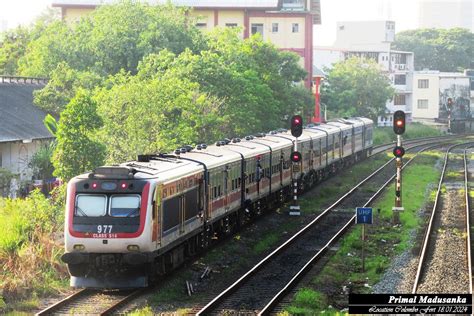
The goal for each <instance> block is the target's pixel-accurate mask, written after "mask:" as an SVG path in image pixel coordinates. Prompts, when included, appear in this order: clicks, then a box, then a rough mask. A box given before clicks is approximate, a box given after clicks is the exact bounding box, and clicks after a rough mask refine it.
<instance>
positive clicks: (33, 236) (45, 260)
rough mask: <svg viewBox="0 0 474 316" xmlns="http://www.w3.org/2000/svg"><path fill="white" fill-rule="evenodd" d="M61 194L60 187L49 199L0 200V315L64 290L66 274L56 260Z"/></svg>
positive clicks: (60, 238) (60, 241)
mask: <svg viewBox="0 0 474 316" xmlns="http://www.w3.org/2000/svg"><path fill="white" fill-rule="evenodd" d="M64 193H65V186H62V187H59V188H56V189H55V190H54V191H53V192H52V198H50V199H48V198H46V197H45V196H44V195H43V194H41V192H40V191H38V190H35V191H33V192H31V193H30V195H29V196H28V197H27V198H25V199H8V198H0V231H2V234H0V264H1V265H2V266H3V269H2V270H0V288H1V289H2V290H3V292H2V296H3V298H2V300H3V301H4V303H5V302H6V304H1V303H0V312H2V311H5V310H6V309H7V308H9V307H7V306H8V305H9V306H10V307H11V306H12V302H15V301H18V300H21V299H25V298H27V297H31V296H32V295H33V296H35V295H43V294H49V293H55V292H56V293H57V292H58V291H60V290H61V289H63V288H64V287H65V285H66V280H67V276H68V274H67V270H66V267H65V265H64V264H62V263H61V262H60V260H59V257H60V255H61V253H62V251H63V232H62V226H63V222H64V215H63V213H64V212H63V209H64V200H65V199H64ZM1 305H4V306H3V307H2V306H1ZM30 305H31V304H30ZM30 307H31V306H30Z"/></svg>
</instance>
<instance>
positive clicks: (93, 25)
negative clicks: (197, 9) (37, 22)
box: [19, 1, 204, 77]
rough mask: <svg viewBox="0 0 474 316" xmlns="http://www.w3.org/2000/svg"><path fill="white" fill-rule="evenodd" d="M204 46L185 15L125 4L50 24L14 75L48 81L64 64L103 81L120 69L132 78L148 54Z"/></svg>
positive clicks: (164, 8)
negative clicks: (75, 20)
mask: <svg viewBox="0 0 474 316" xmlns="http://www.w3.org/2000/svg"><path fill="white" fill-rule="evenodd" d="M203 44H204V41H203V38H202V35H201V33H200V31H199V30H198V29H197V28H196V27H194V26H193V20H192V19H190V18H189V16H187V14H186V9H184V8H176V7H173V6H171V5H165V6H151V5H145V4H141V3H138V2H132V1H125V2H122V3H120V4H116V5H104V6H100V7H99V8H98V9H96V10H94V11H93V12H92V13H91V14H89V15H88V16H86V17H84V18H82V19H81V20H80V21H79V22H77V23H73V24H67V23H66V22H63V21H56V22H54V23H51V24H50V25H49V26H48V27H47V28H46V29H45V30H44V31H43V33H42V34H41V36H39V37H38V38H36V39H34V40H32V41H31V42H30V43H29V44H28V47H27V50H26V53H25V55H24V56H23V57H21V58H20V60H19V70H20V73H21V74H22V75H27V76H48V75H49V73H50V72H52V71H53V70H54V69H56V68H57V67H58V65H59V64H60V63H61V62H65V63H66V64H68V65H69V66H70V67H71V68H72V69H75V70H77V71H91V72H94V73H97V74H99V75H100V76H105V77H106V76H108V75H110V74H115V73H118V72H119V71H120V70H122V69H124V70H125V71H129V72H131V73H135V72H136V68H137V65H138V62H139V61H140V60H141V59H142V58H143V57H144V56H146V55H148V54H150V53H154V52H159V51H160V50H162V49H164V48H168V49H169V50H170V51H172V52H175V53H180V52H182V51H183V50H184V49H185V48H186V47H191V48H192V49H193V50H199V49H200V47H201V46H202V45H203Z"/></svg>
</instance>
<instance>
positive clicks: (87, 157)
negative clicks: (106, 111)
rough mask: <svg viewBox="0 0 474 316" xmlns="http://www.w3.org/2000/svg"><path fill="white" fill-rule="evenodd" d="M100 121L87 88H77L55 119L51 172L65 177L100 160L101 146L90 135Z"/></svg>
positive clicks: (91, 166)
mask: <svg viewBox="0 0 474 316" xmlns="http://www.w3.org/2000/svg"><path fill="white" fill-rule="evenodd" d="M101 125H102V120H101V118H100V117H99V115H98V114H97V104H96V102H95V101H94V100H93V99H92V98H91V97H90V95H89V94H88V92H86V91H84V90H79V91H78V93H77V95H76V97H74V99H72V100H71V102H70V103H69V104H68V105H67V106H66V109H65V110H64V111H63V112H62V113H61V118H60V120H59V126H58V131H57V146H56V149H55V151H54V154H53V165H54V167H55V171H54V175H55V176H57V177H59V178H61V179H63V180H69V179H70V178H72V177H73V176H76V175H78V174H80V173H83V172H85V171H88V170H92V169H93V168H95V167H97V166H100V165H102V164H103V161H104V156H105V153H104V146H103V145H102V144H101V143H99V142H97V141H96V140H94V139H93V137H94V135H95V134H96V131H97V129H98V128H99V127H100V126H101ZM72 157H74V158H72Z"/></svg>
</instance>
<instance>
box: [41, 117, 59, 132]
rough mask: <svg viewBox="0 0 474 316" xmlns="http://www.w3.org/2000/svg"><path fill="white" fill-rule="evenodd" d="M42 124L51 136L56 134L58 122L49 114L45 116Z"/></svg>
mask: <svg viewBox="0 0 474 316" xmlns="http://www.w3.org/2000/svg"><path fill="white" fill-rule="evenodd" d="M43 124H44V126H45V127H46V129H47V130H48V131H49V132H50V133H51V135H53V136H56V133H57V132H58V122H57V121H56V119H55V118H54V117H53V116H52V115H51V114H47V115H46V116H45V118H44V120H43Z"/></svg>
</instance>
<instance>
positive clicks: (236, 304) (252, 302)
mask: <svg viewBox="0 0 474 316" xmlns="http://www.w3.org/2000/svg"><path fill="white" fill-rule="evenodd" d="M435 146H438V145H434V146H433V145H430V146H429V147H426V148H424V149H421V150H420V151H419V152H421V151H423V150H426V149H428V148H432V147H435ZM414 147H419V145H418V146H414ZM414 147H412V148H414ZM415 157H416V155H415ZM415 157H413V158H412V159H410V160H409V161H408V162H407V163H406V164H405V166H406V165H407V164H409V163H410V161H412V160H413V159H414V158H415ZM393 160H394V159H391V160H390V161H388V162H387V163H386V164H384V165H383V166H382V167H380V168H379V169H377V170H376V171H375V172H373V173H372V174H371V175H369V176H368V177H367V178H365V179H364V180H363V181H362V182H360V183H359V184H357V185H356V186H355V187H354V188H352V189H351V190H350V191H349V192H347V193H346V194H345V195H344V196H343V197H341V198H340V199H339V200H337V201H336V202H335V203H334V204H332V205H331V206H330V207H329V208H327V209H326V210H325V211H324V212H322V213H321V214H320V215H319V216H317V217H316V218H315V219H314V220H313V221H312V222H310V223H309V224H308V225H307V226H305V227H304V228H303V229H302V230H300V231H299V232H297V233H296V234H295V235H294V236H292V237H291V238H290V239H289V240H287V241H286V242H285V243H283V244H282V245H281V246H280V247H278V248H277V249H276V250H274V251H273V252H272V253H271V254H269V255H268V256H267V257H266V258H264V259H263V260H262V261H260V262H259V263H257V264H256V265H255V266H254V267H253V268H252V269H251V270H249V271H248V272H247V273H246V274H244V275H243V276H242V277H241V278H240V279H238V280H237V281H236V282H235V283H234V284H232V285H231V286H230V287H229V288H227V289H226V290H224V291H223V292H222V293H221V294H220V295H218V296H217V297H216V298H214V299H213V300H212V301H211V302H209V303H208V304H207V305H206V306H205V307H203V308H202V309H201V310H200V311H199V312H198V313H197V315H210V314H226V313H233V312H235V311H239V312H240V313H242V312H243V313H258V314H259V315H263V314H268V313H269V312H270V311H271V310H272V309H273V308H274V306H275V305H277V304H278V302H280V301H281V299H282V298H283V297H284V296H285V295H286V294H287V293H288V291H290V290H291V289H292V288H293V287H294V286H295V285H296V284H297V282H298V280H300V279H301V277H302V276H303V275H304V274H305V273H306V272H307V271H308V270H310V269H311V267H312V266H313V265H314V263H315V262H316V261H317V260H319V259H320V258H321V257H322V256H323V255H324V253H325V252H327V250H328V249H329V247H330V246H331V245H332V244H333V243H334V242H335V241H336V240H337V239H338V238H339V237H340V236H342V235H343V234H344V232H345V231H346V230H347V229H348V228H349V227H350V226H351V225H352V224H353V223H354V222H355V215H354V209H353V206H354V205H360V206H368V205H370V203H371V202H372V201H373V200H374V199H375V198H376V197H378V195H379V194H380V193H381V192H382V190H383V189H384V188H385V187H386V186H387V185H389V184H390V182H391V181H392V180H393V179H394V177H395V176H394V172H393V170H394V169H393V168H390V167H392V164H391V163H392V162H393ZM387 179H388V180H387ZM369 180H370V182H369ZM373 183H377V187H378V188H379V189H378V190H377V192H376V193H374V194H372V193H370V194H369V195H367V194H365V193H364V192H363V185H373ZM368 191H369V192H370V190H368ZM372 192H373V191H372ZM354 193H357V194H354ZM308 250H309V251H308Z"/></svg>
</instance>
